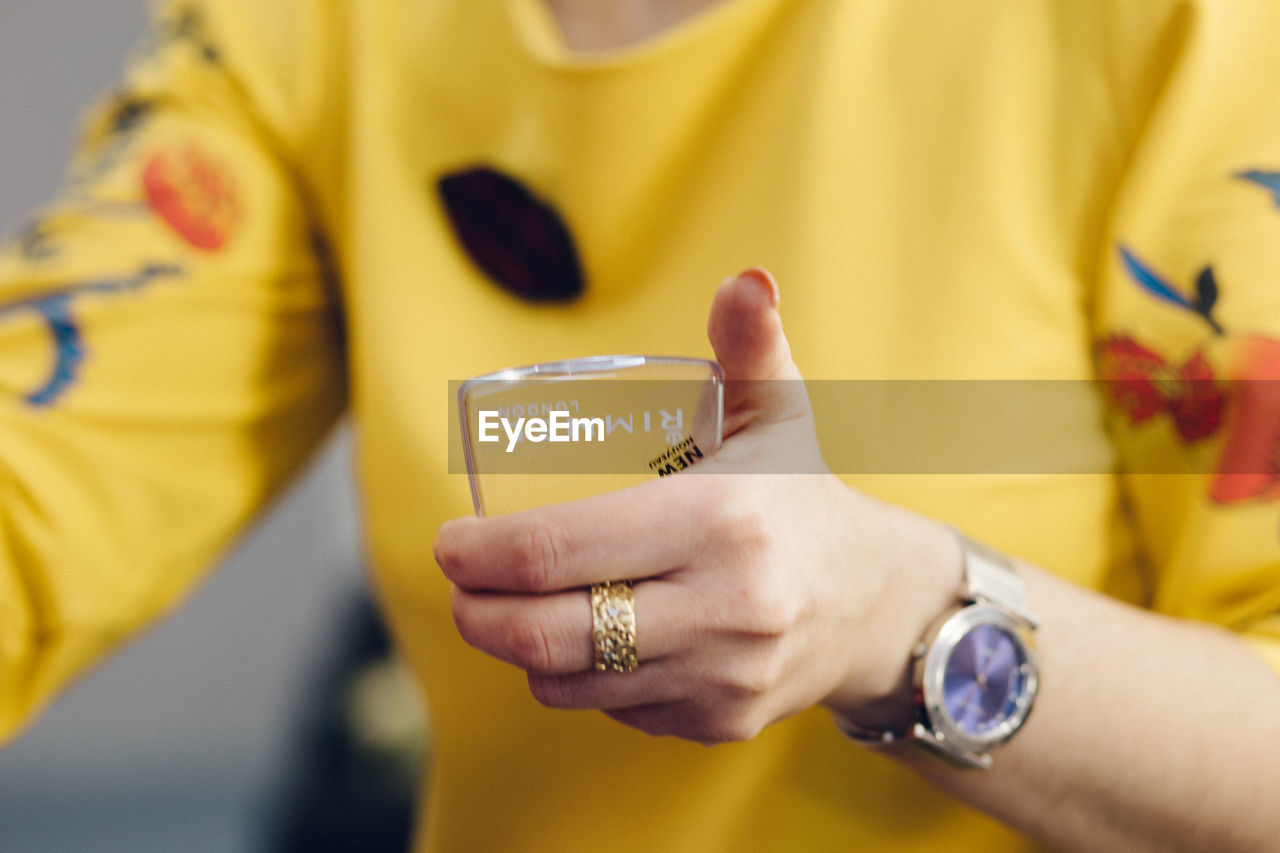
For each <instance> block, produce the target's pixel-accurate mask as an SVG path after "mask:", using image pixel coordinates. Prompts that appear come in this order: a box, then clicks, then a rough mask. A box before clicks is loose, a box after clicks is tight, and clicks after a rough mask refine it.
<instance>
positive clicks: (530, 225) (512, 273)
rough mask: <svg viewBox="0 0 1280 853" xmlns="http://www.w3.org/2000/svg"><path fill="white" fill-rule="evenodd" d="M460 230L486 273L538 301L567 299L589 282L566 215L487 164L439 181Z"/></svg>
mask: <svg viewBox="0 0 1280 853" xmlns="http://www.w3.org/2000/svg"><path fill="white" fill-rule="evenodd" d="M436 187H437V190H438V192H439V193H440V199H441V201H442V202H443V203H444V207H445V211H446V212H447V213H448V215H449V222H450V224H451V225H452V226H453V231H454V235H455V236H456V237H457V238H458V242H460V243H461V244H462V246H463V248H465V249H466V250H467V254H468V255H469V256H470V257H471V260H472V261H474V262H475V264H476V266H478V267H479V268H480V269H481V270H482V271H483V272H484V274H485V275H486V276H488V277H489V278H490V279H492V280H493V281H495V282H497V283H498V284H499V285H501V286H502V287H503V288H504V289H506V290H508V291H510V292H511V293H514V294H515V295H516V296H519V297H520V298H522V299H528V300H530V301H532V302H565V301H568V300H571V299H575V298H577V297H578V296H579V295H581V293H582V290H583V287H584V285H585V282H584V280H583V275H582V267H581V265H580V264H579V262H578V252H577V249H576V248H575V247H574V244H573V237H572V235H570V233H569V229H568V227H567V226H566V225H565V222H564V220H563V219H562V218H561V216H560V214H559V213H557V212H556V211H555V209H554V208H552V207H551V206H550V205H549V204H547V203H546V202H544V201H542V200H541V199H539V198H537V197H536V196H535V195H534V194H533V193H531V192H530V191H529V190H528V189H527V188H526V187H525V186H524V185H523V184H521V183H520V182H519V181H516V180H514V179H513V178H510V177H508V176H507V175H504V174H502V173H501V172H498V171H496V170H494V169H490V168H487V167H477V168H473V169H467V170H464V171H460V172H453V173H450V174H447V175H444V176H443V177H441V178H440V180H439V181H438V182H437V184H436Z"/></svg>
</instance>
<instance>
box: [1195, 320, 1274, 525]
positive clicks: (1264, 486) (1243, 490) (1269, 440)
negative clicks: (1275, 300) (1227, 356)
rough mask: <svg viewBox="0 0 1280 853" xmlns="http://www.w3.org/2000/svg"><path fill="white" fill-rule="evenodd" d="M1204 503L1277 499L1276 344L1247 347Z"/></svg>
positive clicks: (1257, 343) (1260, 341) (1257, 340)
mask: <svg viewBox="0 0 1280 853" xmlns="http://www.w3.org/2000/svg"><path fill="white" fill-rule="evenodd" d="M1209 497H1210V498H1212V499H1213V500H1214V501H1216V502H1217V503H1238V502H1240V501H1244V500H1250V499H1254V498H1257V499H1260V500H1264V501H1265V500H1274V499H1276V498H1280V341H1277V340H1272V339H1269V338H1254V339H1252V340H1250V341H1248V344H1247V347H1246V351H1245V356H1244V360H1243V362H1242V368H1241V370H1240V372H1239V377H1238V379H1237V381H1236V383H1235V385H1234V392H1233V394H1232V405H1231V412H1230V413H1229V415H1228V417H1227V438H1226V441H1225V442H1224V443H1223V446H1222V456H1221V457H1220V458H1219V459H1218V467H1217V470H1216V471H1215V472H1214V475H1213V482H1212V483H1211V484H1210V486H1209Z"/></svg>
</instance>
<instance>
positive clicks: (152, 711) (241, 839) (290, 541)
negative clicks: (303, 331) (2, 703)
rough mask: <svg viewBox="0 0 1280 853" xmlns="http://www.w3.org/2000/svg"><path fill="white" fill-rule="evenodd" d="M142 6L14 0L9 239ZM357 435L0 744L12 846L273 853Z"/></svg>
mask: <svg viewBox="0 0 1280 853" xmlns="http://www.w3.org/2000/svg"><path fill="white" fill-rule="evenodd" d="M145 8H146V3H145V0H0V233H6V234H11V233H12V232H13V231H14V229H15V228H17V226H18V225H19V224H20V223H21V222H22V220H23V218H24V216H25V215H26V213H28V212H29V211H30V210H31V209H33V208H34V207H35V206H37V205H38V204H40V203H41V202H42V201H45V200H47V199H48V198H49V197H50V196H51V195H52V194H53V192H54V191H55V189H56V188H57V186H58V184H59V181H60V176H61V174H62V169H63V164H64V162H65V160H66V157H67V155H68V153H69V151H70V148H71V139H72V134H73V131H74V129H75V126H76V121H77V115H78V114H79V112H80V110H81V109H82V107H83V106H84V105H85V104H86V103H88V101H89V100H90V99H91V98H93V97H95V96H96V95H99V94H101V93H102V92H104V91H106V90H107V89H108V88H109V87H110V85H111V83H112V81H114V80H115V79H116V77H117V76H118V74H119V71H120V68H121V67H122V64H123V59H124V57H125V56H126V53H127V51H128V48H129V46H130V45H131V44H132V43H133V42H134V41H135V40H136V39H137V38H138V37H139V36H140V34H141V33H142V30H143V27H144V20H145ZM355 516H356V509H355V506H354V500H353V497H352V488H351V484H350V477H349V473H348V470H347V442H346V441H345V438H344V436H341V435H340V436H338V438H337V440H336V441H335V442H334V443H333V444H332V445H331V446H330V448H329V449H328V451H327V452H326V453H325V454H324V455H323V456H322V458H321V459H320V460H319V462H318V464H317V465H316V467H315V468H313V469H312V470H311V471H310V472H309V473H308V474H307V475H306V477H304V478H303V480H302V481H301V482H299V483H298V485H297V487H296V488H295V489H294V490H293V491H292V493H291V494H290V495H289V496H288V497H287V499H286V500H284V501H283V502H281V503H280V504H279V505H278V506H276V507H275V508H274V509H273V510H272V511H270V512H269V513H268V516H267V517H266V518H265V519H264V521H263V523H262V524H261V525H260V526H259V527H257V528H256V529H255V530H254V531H252V532H251V533H250V534H249V535H248V537H247V538H246V539H245V541H243V542H242V543H241V545H240V546H238V547H237V548H236V550H235V551H234V552H233V553H232V554H231V555H230V556H229V559H228V560H227V562H226V564H225V565H224V566H223V567H222V568H221V569H220V570H218V571H217V572H215V573H214V574H213V575H211V577H210V579H209V580H208V582H207V583H205V584H204V585H203V587H202V588H201V589H200V590H199V591H198V592H197V594H196V595H195V597H194V598H193V600H192V601H191V602H190V603H189V604H188V605H187V606H186V607H185V608H184V609H183V610H182V611H181V612H179V613H178V614H177V615H176V616H174V617H173V618H171V619H169V620H167V621H166V622H165V623H163V624H161V625H159V626H158V627H156V628H155V629H154V630H152V631H150V632H149V633H147V634H146V635H144V636H142V637H141V638H139V639H137V640H136V641H135V642H133V643H132V644H130V646H129V647H128V648H127V649H126V650H125V651H124V652H123V653H122V654H120V655H118V656H117V657H115V658H113V659H111V660H110V661H109V662H108V663H107V664H106V665H105V666H103V667H102V668H101V669H99V670H97V671H95V672H94V673H93V674H92V675H90V676H89V677H88V678H86V679H85V680H83V681H81V682H80V683H79V684H77V685H76V686H75V687H74V688H73V689H72V690H71V691H70V692H69V693H68V694H67V695H65V696H64V697H63V698H62V699H61V701H60V702H59V703H57V704H56V705H55V706H54V707H53V708H51V709H50V710H49V711H48V712H47V713H46V714H45V715H44V716H43V717H42V718H41V719H40V721H39V722H38V723H37V724H36V725H35V726H34V728H32V729H31V730H30V731H29V732H28V733H27V734H26V735H24V736H23V737H22V738H21V739H19V740H18V741H17V742H16V743H14V744H13V745H11V746H9V747H7V748H5V749H3V750H0V849H3V850H5V851H8V853H29V851H30V853H42V851H54V850H56V851H61V852H62V853H66V851H71V853H75V851H97V852H99V853H100V852H101V851H117V850H118V851H131V853H134V852H135V851H170V850H183V851H244V850H253V849H258V847H259V845H260V843H261V828H262V826H263V823H264V821H266V820H267V819H269V816H270V811H271V809H272V806H273V802H272V797H273V796H274V794H275V792H276V791H277V790H278V786H279V783H280V781H281V778H282V776H283V774H284V773H285V772H286V771H285V767H284V765H285V764H286V763H287V761H288V760H289V757H290V750H291V749H292V748H293V747H294V746H295V742H294V737H295V734H296V728H297V725H298V723H299V721H300V720H301V719H303V718H304V717H305V712H306V707H305V706H306V702H307V699H306V689H307V686H308V684H309V681H310V679H311V676H312V675H313V673H314V671H315V669H316V667H317V665H318V657H320V656H321V655H322V654H323V652H325V651H326V650H327V649H328V646H327V645H326V643H327V642H332V640H333V637H332V635H333V633H334V628H335V625H336V623H337V617H338V615H339V613H340V611H341V604H342V602H344V601H346V600H348V599H349V598H350V597H351V596H352V595H353V594H354V592H353V591H354V590H357V589H358V588H359V586H360V584H361V583H362V576H361V573H360V570H359V568H358V566H359V562H360V559H359V544H358V538H357V534H356V529H355Z"/></svg>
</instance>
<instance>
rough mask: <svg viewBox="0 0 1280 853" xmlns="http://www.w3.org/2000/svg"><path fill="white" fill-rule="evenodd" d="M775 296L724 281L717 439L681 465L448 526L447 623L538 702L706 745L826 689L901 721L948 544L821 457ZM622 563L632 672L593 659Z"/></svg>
mask: <svg viewBox="0 0 1280 853" xmlns="http://www.w3.org/2000/svg"><path fill="white" fill-rule="evenodd" d="M777 304H778V291H777V286H776V285H775V284H774V283H773V280H772V279H771V278H770V277H769V276H768V275H767V274H766V273H763V272H760V271H754V270H753V271H749V272H748V273H744V274H743V275H741V276H738V277H737V278H734V279H731V280H729V281H727V282H725V283H724V284H723V285H721V287H720V289H719V290H718V291H717V293H716V296H715V299H714V302H713V305H712V308H711V315H710V320H709V324H708V335H709V337H710V339H711V343H712V346H713V347H714V348H715V351H716V356H717V358H718V359H719V361H720V363H721V364H722V366H723V367H724V369H725V376H726V391H725V436H724V442H723V445H722V446H721V448H720V450H719V451H718V452H717V453H715V454H714V455H713V456H712V457H711V458H709V459H706V460H703V461H702V462H701V463H699V465H698V466H697V468H695V469H693V471H691V472H688V473H684V474H680V475H677V476H674V477H666V478H662V479H657V480H653V481H650V482H647V483H645V484H643V485H640V486H637V487H634V488H631V489H625V490H622V491H617V492H613V493H609V494H605V495H600V496H597V497H593V498H589V499H586V500H581V501H576V502H574V503H571V504H562V505H556V506H547V507H542V508H539V509H535V510H531V511H528V512H523V513H518V514H513V515H508V516H500V517H495V518H487V519H478V518H465V519H457V520H454V521H451V522H448V523H447V524H445V525H444V526H443V527H442V528H441V529H440V533H439V535H438V537H437V539H436V547H435V552H436V560H437V561H438V562H439V564H440V566H441V568H442V569H443V570H444V572H445V574H446V575H447V576H448V577H449V579H450V580H451V581H453V583H454V584H455V587H454V593H453V612H454V620H455V622H456V623H457V626H458V630H459V632H460V633H461V634H462V636H463V637H464V638H465V639H466V640H467V642H469V643H471V644H472V645H473V646H475V647H476V648H478V649H480V650H482V651H484V652H487V653H488V654H490V655H493V656H494V657H497V658H499V659H501V660H504V661H507V662H509V663H512V664H514V665H515V666H518V667H520V668H521V669H524V670H525V671H526V672H527V673H528V679H529V688H530V690H531V691H532V693H533V695H534V697H536V698H537V700H538V701H540V702H542V703H543V704H545V705H548V706H551V707H555V708H599V709H601V710H603V711H605V713H607V714H608V715H609V716H611V717H613V718H614V719H616V720H618V721H620V722H623V723H625V724H627V725H630V726H634V727H636V728H638V729H640V730H642V731H645V732H649V733H651V734H671V735H677V736H680V737H683V738H687V739H690V740H694V741H699V742H703V743H715V742H721V741H730V740H744V739H748V738H751V737H753V736H754V735H755V734H756V733H757V732H759V731H760V729H761V728H763V727H764V726H765V725H767V724H769V723H771V722H773V721H775V720H778V719H781V718H783V717H786V716H789V715H791V714H793V713H796V712H798V711H801V710H803V709H805V708H808V707H810V706H812V705H815V704H819V703H823V704H826V705H828V706H830V707H832V708H833V709H836V710H838V711H840V712H841V713H843V714H845V715H847V716H848V717H849V718H850V719H854V720H857V721H858V722H861V723H864V724H866V725H882V724H890V725H893V724H902V723H905V721H906V719H907V717H908V716H909V708H910V703H909V692H908V691H909V686H908V684H907V681H906V673H907V662H908V659H909V652H910V648H911V645H912V644H913V643H914V642H915V641H916V640H917V639H918V638H919V636H920V635H921V634H922V633H923V631H924V628H925V626H926V625H927V623H928V622H929V621H930V620H931V619H933V618H934V617H935V616H936V615H937V614H939V613H941V612H942V611H943V610H944V609H945V607H946V605H947V604H948V603H949V602H950V601H951V600H953V598H954V595H955V590H956V589H958V588H959V582H960V581H959V575H960V554H959V547H958V545H957V544H956V543H955V542H954V541H953V540H952V537H951V536H950V534H949V533H948V532H947V531H946V530H945V529H944V528H942V527H941V526H940V525H937V524H935V523H933V522H930V521H928V520H926V519H923V518H920V517H919V516H915V515H913V514H911V513H908V512H905V511H903V510H900V509H897V508H894V507H890V506H887V505H884V504H881V503H879V502H877V501H874V500H871V499H870V498H868V497H866V496H864V495H862V494H859V493H857V492H855V491H853V490H850V489H848V488H846V487H845V486H844V485H843V484H842V483H841V482H840V481H839V480H838V479H837V478H836V477H835V476H833V475H832V474H831V473H830V472H829V471H827V469H826V466H825V465H824V464H823V461H822V457H821V453H820V452H819V449H818V443H817V440H816V437H815V435H814V429H813V418H812V413H811V411H810V409H809V403H808V398H807V395H806V394H805V392H804V384H803V382H801V381H800V378H801V377H800V373H799V370H798V369H797V368H796V366H795V364H794V362H792V360H791V355H790V348H789V347H788V345H787V341H786V337H785V336H784V334H783V332H782V322H781V318H780V316H779V315H778V313H777ZM761 471H766V472H770V473H758V472H761ZM753 472H757V473H753ZM624 578H629V579H632V580H633V581H635V599H636V604H635V607H636V624H637V649H638V653H639V658H640V661H641V664H640V668H639V669H638V670H636V671H634V672H631V673H625V674H621V673H613V672H597V671H595V669H594V667H593V663H594V660H593V647H592V641H591V611H590V605H589V600H588V593H587V591H586V588H587V587H589V586H590V585H591V584H593V583H598V582H602V581H607V580H619V579H624Z"/></svg>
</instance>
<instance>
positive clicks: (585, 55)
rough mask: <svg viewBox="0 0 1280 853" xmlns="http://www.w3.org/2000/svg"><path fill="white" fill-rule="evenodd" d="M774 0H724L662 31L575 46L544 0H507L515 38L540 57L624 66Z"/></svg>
mask: <svg viewBox="0 0 1280 853" xmlns="http://www.w3.org/2000/svg"><path fill="white" fill-rule="evenodd" d="M769 2H773V0H724V2H722V3H717V4H715V5H713V6H710V7H708V8H706V9H702V10H701V11H699V12H696V13H695V14H693V15H691V16H689V17H688V18H686V19H685V20H683V21H681V22H680V23H678V24H675V25H674V26H672V27H669V28H667V29H666V30H663V31H662V32H660V33H657V34H656V35H653V36H649V37H648V38H645V39H642V40H640V41H638V42H636V43H634V44H629V45H625V46H623V47H616V48H607V49H604V50H575V49H573V48H571V47H569V45H568V44H567V43H566V42H565V39H564V36H563V35H562V33H561V31H560V28H559V25H558V24H557V23H556V21H555V17H554V15H553V13H552V12H551V10H550V9H549V8H547V5H546V4H545V3H544V2H543V0H507V10H508V18H509V22H510V25H511V29H512V32H513V35H514V36H515V39H516V41H517V42H519V44H520V45H521V47H522V48H523V49H524V51H525V53H526V54H527V55H528V56H530V57H531V58H532V59H534V60H535V61H536V62H538V63H540V64H542V65H545V66H548V67H551V68H556V69H559V70H563V71H573V72H601V71H612V70H621V69H625V68H628V67H631V66H634V65H641V64H644V63H647V62H653V61H657V60H658V59H660V58H661V57H663V56H666V55H668V54H672V53H676V52H679V51H681V50H684V49H689V47H690V46H691V45H694V44H696V43H699V42H702V41H703V40H705V39H708V38H711V37H712V36H713V35H714V34H716V33H717V32H719V31H720V30H722V29H725V28H728V27H731V26H732V25H733V23H734V22H735V21H745V20H747V19H749V18H751V17H752V16H753V13H754V11H755V10H756V9H758V8H759V7H761V6H763V5H765V4H766V3H769Z"/></svg>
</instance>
